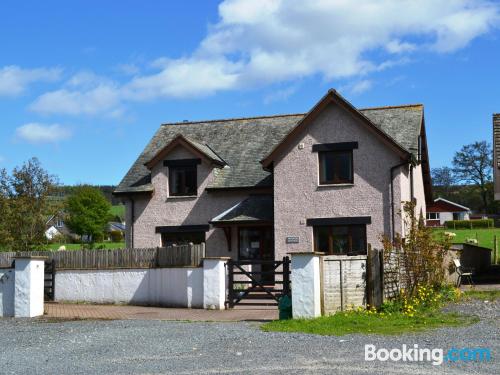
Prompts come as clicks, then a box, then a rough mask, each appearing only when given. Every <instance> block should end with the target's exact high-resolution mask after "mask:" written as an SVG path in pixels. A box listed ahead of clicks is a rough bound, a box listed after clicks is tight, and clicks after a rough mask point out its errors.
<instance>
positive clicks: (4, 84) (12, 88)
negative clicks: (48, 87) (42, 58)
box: [0, 65, 61, 96]
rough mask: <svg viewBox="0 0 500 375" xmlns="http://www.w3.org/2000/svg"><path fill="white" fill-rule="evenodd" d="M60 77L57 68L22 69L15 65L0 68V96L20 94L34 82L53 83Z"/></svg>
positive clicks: (59, 71)
mask: <svg viewBox="0 0 500 375" xmlns="http://www.w3.org/2000/svg"><path fill="white" fill-rule="evenodd" d="M60 76H61V69H58V68H51V69H48V68H37V69H23V68H20V67H18V66H16V65H9V66H4V67H2V68H0V96H16V95H19V94H22V93H23V92H24V91H25V90H26V89H27V87H28V86H29V85H30V84H32V83H34V82H53V81H57V80H58V79H59V78H60Z"/></svg>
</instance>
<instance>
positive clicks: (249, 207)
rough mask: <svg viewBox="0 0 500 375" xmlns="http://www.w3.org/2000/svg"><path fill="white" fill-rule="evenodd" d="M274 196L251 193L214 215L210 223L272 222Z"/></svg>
mask: <svg viewBox="0 0 500 375" xmlns="http://www.w3.org/2000/svg"><path fill="white" fill-rule="evenodd" d="M272 221H273V197H272V196H271V195H251V196H249V197H248V198H246V199H245V200H243V201H241V202H239V203H238V204H236V205H234V206H233V207H231V208H230V209H228V210H226V211H224V212H222V213H221V214H220V215H218V216H216V217H214V218H213V219H212V220H211V221H210V224H215V225H216V224H236V223H242V222H272Z"/></svg>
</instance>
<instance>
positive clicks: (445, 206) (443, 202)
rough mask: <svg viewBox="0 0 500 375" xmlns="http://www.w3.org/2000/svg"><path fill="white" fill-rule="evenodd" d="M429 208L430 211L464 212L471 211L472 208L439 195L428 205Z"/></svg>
mask: <svg viewBox="0 0 500 375" xmlns="http://www.w3.org/2000/svg"><path fill="white" fill-rule="evenodd" d="M427 210H428V211H429V212H463V211H470V208H469V207H465V206H462V205H461V204H458V203H455V202H452V201H449V200H447V199H444V198H441V197H439V198H436V199H434V202H433V203H431V204H430V205H428V207H427ZM433 210H435V211H433Z"/></svg>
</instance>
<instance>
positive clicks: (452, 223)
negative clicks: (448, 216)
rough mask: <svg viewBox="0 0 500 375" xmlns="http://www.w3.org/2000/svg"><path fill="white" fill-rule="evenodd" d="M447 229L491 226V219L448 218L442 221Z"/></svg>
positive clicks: (492, 223)
mask: <svg viewBox="0 0 500 375" xmlns="http://www.w3.org/2000/svg"><path fill="white" fill-rule="evenodd" d="M444 225H445V226H446V228H448V229H474V228H493V227H494V222H493V219H480V220H449V221H446V222H445V223H444Z"/></svg>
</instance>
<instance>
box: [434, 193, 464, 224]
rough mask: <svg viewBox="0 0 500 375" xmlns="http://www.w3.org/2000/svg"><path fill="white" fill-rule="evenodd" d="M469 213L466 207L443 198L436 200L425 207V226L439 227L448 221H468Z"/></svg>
mask: <svg viewBox="0 0 500 375" xmlns="http://www.w3.org/2000/svg"><path fill="white" fill-rule="evenodd" d="M470 213H471V211H470V209H469V208H468V207H465V206H462V205H460V204H458V203H454V202H451V201H449V200H446V199H444V198H436V199H435V200H434V202H432V203H430V204H428V205H427V217H426V219H427V220H426V221H425V224H426V225H427V226H428V227H440V226H444V224H445V222H447V221H450V220H469V219H470Z"/></svg>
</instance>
